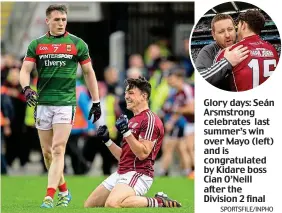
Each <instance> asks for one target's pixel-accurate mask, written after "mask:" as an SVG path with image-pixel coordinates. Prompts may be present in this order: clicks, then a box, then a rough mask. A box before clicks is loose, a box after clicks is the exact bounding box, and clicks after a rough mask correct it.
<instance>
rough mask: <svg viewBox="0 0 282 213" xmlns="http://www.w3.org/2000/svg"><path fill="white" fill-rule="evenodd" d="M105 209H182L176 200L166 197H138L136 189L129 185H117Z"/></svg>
mask: <svg viewBox="0 0 282 213" xmlns="http://www.w3.org/2000/svg"><path fill="white" fill-rule="evenodd" d="M105 207H110V208H141V207H181V204H179V203H178V202H177V201H175V200H171V199H170V198H168V197H167V196H166V197H159V196H157V195H156V196H155V197H154V198H149V197H143V196H137V195H136V193H135V191H134V189H133V188H132V187H130V186H128V185H127V184H117V185H116V186H115V187H114V188H113V190H112V191H111V193H110V195H109V197H108V199H107V201H106V204H105Z"/></svg>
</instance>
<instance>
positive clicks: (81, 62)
mask: <svg viewBox="0 0 282 213" xmlns="http://www.w3.org/2000/svg"><path fill="white" fill-rule="evenodd" d="M89 61H91V58H88V59H86V60H84V61H80V62H79V63H80V64H81V65H83V64H86V63H88V62H89Z"/></svg>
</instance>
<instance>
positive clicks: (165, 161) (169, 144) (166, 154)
mask: <svg viewBox="0 0 282 213" xmlns="http://www.w3.org/2000/svg"><path fill="white" fill-rule="evenodd" d="M176 145H177V140H176V139H175V138H171V137H167V138H165V140H164V144H163V146H162V151H163V154H162V158H161V169H160V172H159V175H160V176H164V175H165V173H166V172H167V171H168V168H169V166H170V165H171V162H172V157H173V154H174V150H175V148H176Z"/></svg>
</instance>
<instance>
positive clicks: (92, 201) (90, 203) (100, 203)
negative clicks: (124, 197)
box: [84, 184, 111, 208]
mask: <svg viewBox="0 0 282 213" xmlns="http://www.w3.org/2000/svg"><path fill="white" fill-rule="evenodd" d="M110 193H111V191H109V190H108V189H106V187H105V186H103V185H102V184H100V185H99V186H98V187H97V188H96V189H95V190H94V191H93V192H92V193H91V194H90V195H89V197H88V198H87V200H86V201H85V202H84V207H85V208H91V207H104V206H105V203H106V200H107V198H108V197H109V195H110Z"/></svg>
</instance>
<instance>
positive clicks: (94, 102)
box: [92, 100, 100, 104]
mask: <svg viewBox="0 0 282 213" xmlns="http://www.w3.org/2000/svg"><path fill="white" fill-rule="evenodd" d="M92 102H93V104H97V103H100V100H98V101H92Z"/></svg>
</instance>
